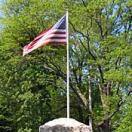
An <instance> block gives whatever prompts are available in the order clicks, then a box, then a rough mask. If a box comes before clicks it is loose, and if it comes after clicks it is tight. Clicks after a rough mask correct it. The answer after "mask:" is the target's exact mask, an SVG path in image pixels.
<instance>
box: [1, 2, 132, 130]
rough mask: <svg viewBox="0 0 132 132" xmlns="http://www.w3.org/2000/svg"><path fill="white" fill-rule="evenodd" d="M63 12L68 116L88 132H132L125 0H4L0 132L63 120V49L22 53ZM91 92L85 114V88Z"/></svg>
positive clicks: (129, 20)
mask: <svg viewBox="0 0 132 132" xmlns="http://www.w3.org/2000/svg"><path fill="white" fill-rule="evenodd" d="M66 9H68V10H69V32H70V35H69V37H70V42H69V43H70V98H71V104H70V106H71V117H72V118H74V119H77V120H78V121H80V122H83V123H85V124H88V120H89V116H90V117H92V119H93V129H94V131H95V132H132V125H131V124H132V98H131V92H132V88H131V86H132V83H131V82H132V69H131V66H132V63H131V62H132V46H131V39H132V32H131V29H132V25H131V24H132V16H131V15H132V1H131V0H3V1H2V2H1V5H0V12H1V15H0V132H37V131H38V128H39V126H40V125H42V124H44V123H45V122H47V121H49V120H52V119H54V118H59V117H66V47H65V46H57V47H55V46H45V47H43V48H39V49H37V50H35V51H33V52H32V53H30V54H29V55H26V56H24V57H23V56H22V48H23V46H24V45H27V44H28V43H29V42H30V41H32V40H33V38H34V37H36V36H37V35H38V34H39V33H40V32H41V31H42V30H45V29H47V28H49V27H51V26H52V25H54V24H55V23H56V22H57V21H58V19H60V18H61V17H62V16H63V15H64V14H65V10H66ZM89 88H91V89H92V111H89V108H88V104H89V100H88V94H89V93H88V91H89Z"/></svg>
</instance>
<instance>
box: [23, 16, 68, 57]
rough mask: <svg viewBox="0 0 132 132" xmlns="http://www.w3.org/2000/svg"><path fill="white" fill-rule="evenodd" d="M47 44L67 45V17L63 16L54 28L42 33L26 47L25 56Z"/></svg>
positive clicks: (24, 49)
mask: <svg viewBox="0 0 132 132" xmlns="http://www.w3.org/2000/svg"><path fill="white" fill-rule="evenodd" d="M47 44H54V45H57V44H59V45H60V44H66V16H63V17H62V18H61V19H60V20H59V21H58V22H57V23H56V24H55V25H54V26H53V27H52V28H50V29H48V30H46V31H43V32H41V33H40V34H39V35H38V36H37V37H36V38H34V40H33V41H32V42H30V43H29V44H28V45H26V46H25V47H24V48H23V56H24V55H26V54H28V53H30V52H32V51H33V50H35V49H37V48H39V47H42V46H44V45H47Z"/></svg>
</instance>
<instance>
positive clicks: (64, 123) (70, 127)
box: [39, 118, 91, 132]
mask: <svg viewBox="0 0 132 132" xmlns="http://www.w3.org/2000/svg"><path fill="white" fill-rule="evenodd" d="M39 132H91V129H90V127H89V126H87V125H85V124H83V123H81V122H78V121H76V120H74V119H71V118H69V119H67V118H58V119H54V120H53V121H49V122H47V123H45V124H44V125H42V126H40V127H39Z"/></svg>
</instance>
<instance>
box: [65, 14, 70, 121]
mask: <svg viewBox="0 0 132 132" xmlns="http://www.w3.org/2000/svg"><path fill="white" fill-rule="evenodd" d="M66 36H67V37H66V38H67V39H66V41H67V118H68V119H69V118H70V95H69V29H68V11H66Z"/></svg>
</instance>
